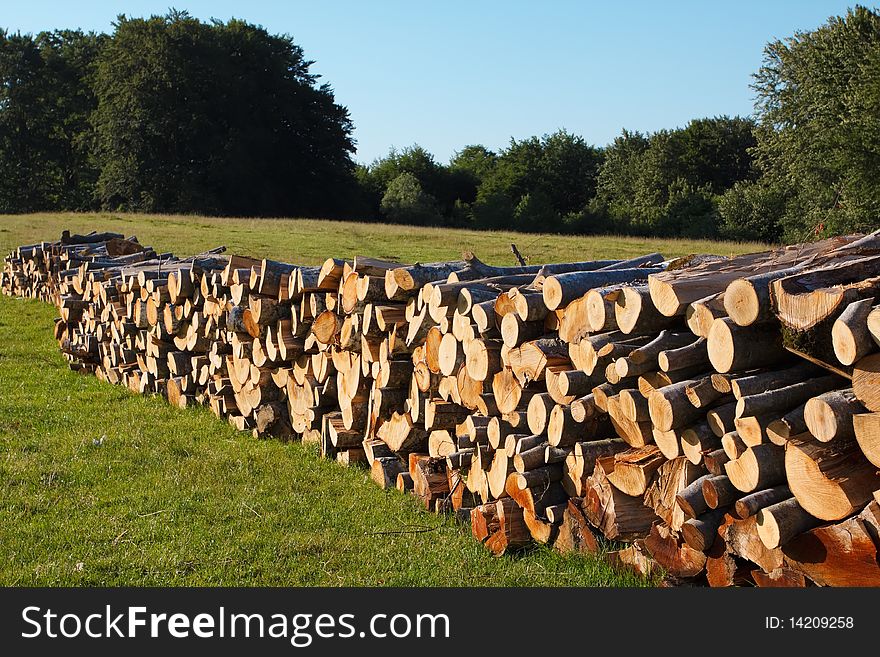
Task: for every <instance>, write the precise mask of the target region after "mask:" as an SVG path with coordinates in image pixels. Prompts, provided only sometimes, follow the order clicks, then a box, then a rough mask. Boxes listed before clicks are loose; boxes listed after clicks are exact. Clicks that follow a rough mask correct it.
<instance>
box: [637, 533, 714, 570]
mask: <svg viewBox="0 0 880 657" xmlns="http://www.w3.org/2000/svg"><path fill="white" fill-rule="evenodd" d="M645 548H646V549H647V550H648V552H649V553H650V555H651V556H652V557H653V558H654V559H655V560H656V561H657V563H659V564H660V565H661V566H663V569H664V570H665V571H666V572H667V573H669V574H670V575H671V576H673V577H680V578H685V579H687V578H691V577H696V576H697V575H699V574H700V573H702V572H703V570H705V568H706V554H705V553H704V552H702V551H701V550H695V549H693V548H692V547H690V546H689V545H687V544H686V543H684V541H682V539H681V536H680V534H679V533H678V532H676V531H673V530H672V529H670V528H669V527H667V526H666V525H664V524H663V523H656V524H655V525H653V526H652V527H651V531H650V533H649V534H648V536H647V537H646V538H645Z"/></svg>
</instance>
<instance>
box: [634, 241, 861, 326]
mask: <svg viewBox="0 0 880 657" xmlns="http://www.w3.org/2000/svg"><path fill="white" fill-rule="evenodd" d="M850 241H852V239H851V240H850ZM842 244H844V242H843V240H839V239H836V240H824V241H822V242H814V243H812V244H798V245H793V246H785V247H781V248H778V249H774V250H772V251H763V252H761V253H747V254H744V255H740V256H735V257H733V258H718V257H714V256H708V257H705V256H704V257H702V258H699V257H698V258H696V259H692V261H691V262H690V263H685V266H684V267H681V268H675V267H674V266H673V268H671V269H670V270H668V271H666V272H663V273H660V274H652V275H651V276H650V277H649V278H648V283H649V285H650V286H651V298H652V299H653V300H654V304H655V305H656V306H657V308H659V309H660V311H661V312H662V313H663V314H665V315H670V316H671V315H676V314H680V313H682V312H684V308H685V307H686V306H687V305H688V304H689V303H692V302H694V301H697V300H698V299H702V298H705V297H706V296H708V295H710V294H716V293H719V292H723V291H724V290H726V289H727V288H728V286H729V285H730V284H731V283H733V282H734V281H736V280H737V279H740V278H742V277H743V275H746V276H751V277H755V276H756V275H759V274H764V273H768V274H772V273H773V272H779V271H780V270H785V269H787V268H789V267H795V266H799V265H802V264H806V263H809V262H811V261H812V260H813V259H814V258H816V257H818V256H820V255H823V254H826V253H828V252H831V251H833V250H834V249H836V248H838V247H840V246H841V245H842ZM760 286H761V284H760V283H757V284H756V285H755V287H756V288H758V287H760ZM735 305H738V304H736V303H733V302H732V303H731V306H735Z"/></svg>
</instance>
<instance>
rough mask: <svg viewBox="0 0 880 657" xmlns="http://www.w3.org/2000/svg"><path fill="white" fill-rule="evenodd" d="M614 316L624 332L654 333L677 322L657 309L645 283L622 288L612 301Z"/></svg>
mask: <svg viewBox="0 0 880 657" xmlns="http://www.w3.org/2000/svg"><path fill="white" fill-rule="evenodd" d="M614 317H615V319H616V321H617V326H618V328H619V329H620V330H621V331H622V332H623V333H626V334H631V333H654V332H657V331H660V330H663V329H665V328H669V327H670V326H673V325H675V324H676V323H677V320H676V319H672V318H670V317H667V316H664V315H663V314H662V313H661V312H660V311H659V310H657V308H656V307H655V306H654V304H653V302H652V301H651V296H650V293H649V292H648V286H647V285H638V286H632V287H625V288H623V289H622V290H621V293H620V294H619V295H618V296H617V300H616V301H615V302H614Z"/></svg>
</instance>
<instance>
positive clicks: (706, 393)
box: [684, 376, 726, 409]
mask: <svg viewBox="0 0 880 657" xmlns="http://www.w3.org/2000/svg"><path fill="white" fill-rule="evenodd" d="M684 393H685V395H687V398H688V401H689V402H690V403H691V404H693V406H694V408H702V409H705V408H708V407H711V406H713V405H719V404H721V403H723V402H724V401H726V400H724V399H722V398H723V397H725V395H724V393H722V392H719V391H718V388H716V387H715V385H714V384H713V383H712V377H711V376H706V377H703V378H702V379H698V380H697V381H696V382H695V383H692V384H691V385H689V386H687V387H686V388H685V391H684Z"/></svg>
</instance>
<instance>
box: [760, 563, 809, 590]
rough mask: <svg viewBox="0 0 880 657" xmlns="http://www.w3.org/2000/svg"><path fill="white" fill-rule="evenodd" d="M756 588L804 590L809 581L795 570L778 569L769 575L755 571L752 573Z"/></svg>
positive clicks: (761, 571)
mask: <svg viewBox="0 0 880 657" xmlns="http://www.w3.org/2000/svg"><path fill="white" fill-rule="evenodd" d="M751 576H752V579H753V580H754V581H755V586H759V587H761V588H794V589H802V588H804V587H806V586H807V584H808V583H809V581H810V580H808V579H807V578H806V577H805V576H804V574H803V573H802V572H799V571H797V570H794V569H793V568H777V569H776V570H773V571H771V572H769V573H765V572H764V571H763V570H760V569H757V568H756V569H755V570H753V571H752V572H751Z"/></svg>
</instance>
